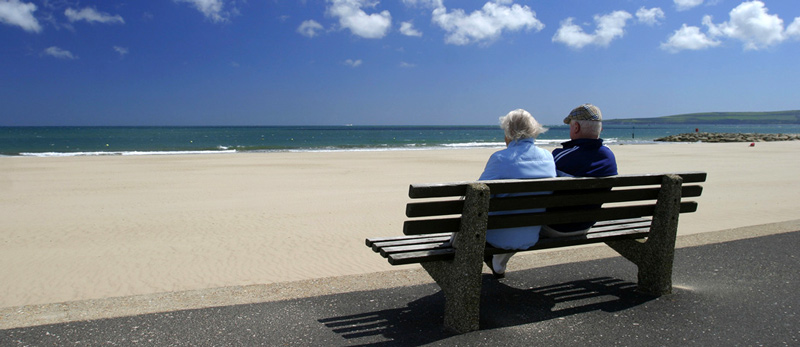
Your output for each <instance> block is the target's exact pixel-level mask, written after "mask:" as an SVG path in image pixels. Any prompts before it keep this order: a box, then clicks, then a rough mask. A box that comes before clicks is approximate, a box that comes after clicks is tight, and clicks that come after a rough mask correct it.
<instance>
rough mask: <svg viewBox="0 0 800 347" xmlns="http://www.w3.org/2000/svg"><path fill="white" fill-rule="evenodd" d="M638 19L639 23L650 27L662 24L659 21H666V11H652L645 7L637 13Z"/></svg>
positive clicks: (659, 9) (658, 9)
mask: <svg viewBox="0 0 800 347" xmlns="http://www.w3.org/2000/svg"><path fill="white" fill-rule="evenodd" d="M636 18H637V19H638V20H639V23H644V24H647V25H650V26H653V25H656V24H660V23H659V21H660V20H661V19H664V18H665V16H664V11H663V10H661V8H658V7H654V8H651V9H646V8H644V7H642V8H640V9H639V10H638V11H636Z"/></svg>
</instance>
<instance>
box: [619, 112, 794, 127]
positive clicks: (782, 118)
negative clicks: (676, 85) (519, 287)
mask: <svg viewBox="0 0 800 347" xmlns="http://www.w3.org/2000/svg"><path fill="white" fill-rule="evenodd" d="M603 123H607V124H615V123H647V124H679V123H694V124H800V110H793V111H774V112H706V113H688V114H679V115H674V116H664V117H654V118H627V119H608V120H603Z"/></svg>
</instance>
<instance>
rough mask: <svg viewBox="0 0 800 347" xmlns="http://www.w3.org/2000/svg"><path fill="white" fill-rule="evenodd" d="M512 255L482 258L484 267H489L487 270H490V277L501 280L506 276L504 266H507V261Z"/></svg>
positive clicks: (503, 254)
mask: <svg viewBox="0 0 800 347" xmlns="http://www.w3.org/2000/svg"><path fill="white" fill-rule="evenodd" d="M513 255H514V253H513V252H512V253H502V254H495V255H493V256H488V255H487V256H486V257H485V258H484V262H485V263H486V266H488V267H489V270H492V275H494V278H503V277H505V275H506V265H507V264H508V260H509V259H511V257H512V256H513Z"/></svg>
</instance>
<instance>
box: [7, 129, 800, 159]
mask: <svg viewBox="0 0 800 347" xmlns="http://www.w3.org/2000/svg"><path fill="white" fill-rule="evenodd" d="M547 128H548V131H547V132H545V133H544V134H542V135H540V136H539V138H538V139H537V140H536V142H537V144H539V145H543V146H548V145H550V146H558V145H559V144H560V143H561V142H565V141H568V140H569V127H568V126H566V125H555V126H548V127H547ZM695 131H701V132H724V133H759V134H799V133H800V124H763V125H759V124H736V125H719V124H698V125H691V124H680V125H661V124H658V125H655V124H654V125H641V124H637V125H635V126H632V125H604V128H603V134H602V138H603V139H604V140H605V143H606V144H607V145H610V146H614V145H633V144H636V145H640V144H658V143H659V142H656V141H654V140H655V139H657V138H660V137H664V136H668V135H676V134H681V133H687V132H695ZM503 139H504V136H503V131H502V130H501V129H500V127H499V126H497V125H493V126H353V125H341V126H213V127H194V126H192V127H0V156H35V157H64V156H98V155H170V154H210V153H218V154H229V153H242V152H332V151H392V150H430V149H463V148H480V147H486V148H501V147H503V146H504V145H505V144H504V142H503Z"/></svg>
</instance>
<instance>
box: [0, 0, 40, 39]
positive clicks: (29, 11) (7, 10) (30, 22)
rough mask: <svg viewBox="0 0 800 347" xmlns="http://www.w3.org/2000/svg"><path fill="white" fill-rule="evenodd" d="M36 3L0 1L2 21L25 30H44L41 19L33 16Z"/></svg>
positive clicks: (11, 0)
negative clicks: (40, 23)
mask: <svg viewBox="0 0 800 347" xmlns="http://www.w3.org/2000/svg"><path fill="white" fill-rule="evenodd" d="M34 11H36V5H34V4H32V3H24V2H20V1H19V0H8V1H0V23H5V24H8V25H13V26H18V27H20V28H22V29H23V30H25V31H30V32H34V33H38V32H40V31H42V26H41V25H39V21H37V20H36V17H34V16H33V12H34Z"/></svg>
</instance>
